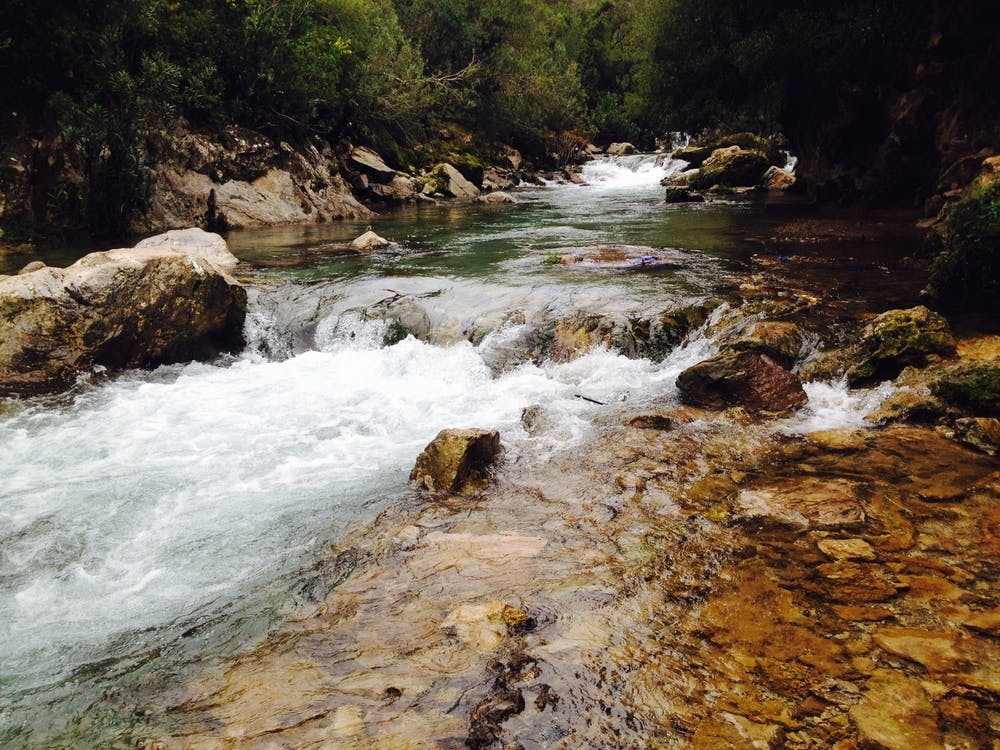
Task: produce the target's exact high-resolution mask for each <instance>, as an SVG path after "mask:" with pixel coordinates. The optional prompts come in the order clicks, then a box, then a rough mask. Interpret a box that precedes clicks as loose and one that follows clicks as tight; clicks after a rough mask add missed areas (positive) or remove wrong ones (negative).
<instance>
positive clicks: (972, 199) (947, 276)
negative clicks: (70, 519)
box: [928, 180, 1000, 310]
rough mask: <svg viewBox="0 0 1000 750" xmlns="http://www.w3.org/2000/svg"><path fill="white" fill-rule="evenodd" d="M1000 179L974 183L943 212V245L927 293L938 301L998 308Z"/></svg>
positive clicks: (999, 290) (999, 291)
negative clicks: (979, 183)
mask: <svg viewBox="0 0 1000 750" xmlns="http://www.w3.org/2000/svg"><path fill="white" fill-rule="evenodd" d="M998 274H1000V180H997V181H994V182H991V183H988V184H986V185H982V186H978V187H974V188H972V189H971V190H969V192H968V193H967V194H966V195H965V196H964V197H963V198H962V199H961V200H959V201H958V202H957V203H953V204H952V205H950V206H948V207H947V208H946V209H945V210H944V242H943V249H942V250H941V252H940V253H939V254H938V255H937V257H936V258H935V259H934V262H933V263H932V264H931V269H930V280H929V284H928V291H929V292H930V294H931V296H932V297H934V298H935V300H937V301H938V302H940V303H941V304H944V305H947V306H949V307H960V308H966V309H980V310H998V309H1000V279H998Z"/></svg>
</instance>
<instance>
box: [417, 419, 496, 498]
mask: <svg viewBox="0 0 1000 750" xmlns="http://www.w3.org/2000/svg"><path fill="white" fill-rule="evenodd" d="M500 454H501V446H500V433H499V432H497V431H496V430H480V429H465V430H457V429H449V430H441V432H439V433H438V435H437V437H435V438H434V439H433V440H432V441H431V442H430V443H428V445H427V447H426V448H424V450H423V451H422V452H421V454H420V455H419V456H418V457H417V461H416V463H415V464H414V467H413V470H412V471H411V472H410V482H411V483H412V484H413V485H414V486H415V487H418V488H420V489H426V490H429V491H431V492H435V493H455V492H460V491H462V490H465V489H476V488H478V487H481V486H482V485H484V484H485V483H486V482H487V480H488V479H489V472H490V468H491V467H492V465H493V464H494V462H495V461H496V460H497V459H498V458H499V456H500Z"/></svg>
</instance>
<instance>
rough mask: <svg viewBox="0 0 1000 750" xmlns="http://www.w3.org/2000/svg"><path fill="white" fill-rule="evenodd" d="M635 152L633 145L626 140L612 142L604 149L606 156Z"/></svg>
mask: <svg viewBox="0 0 1000 750" xmlns="http://www.w3.org/2000/svg"><path fill="white" fill-rule="evenodd" d="M635 152H636V148H635V146H633V145H632V144H631V143H629V142H628V141H623V142H621V143H612V144H611V145H610V146H608V150H607V151H606V153H607V155H608V156H630V155H631V154H634V153H635Z"/></svg>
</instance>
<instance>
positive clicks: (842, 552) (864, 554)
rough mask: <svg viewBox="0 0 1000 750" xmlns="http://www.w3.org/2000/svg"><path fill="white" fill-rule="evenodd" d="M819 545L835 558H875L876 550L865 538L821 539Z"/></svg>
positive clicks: (823, 550) (825, 552) (829, 555)
mask: <svg viewBox="0 0 1000 750" xmlns="http://www.w3.org/2000/svg"><path fill="white" fill-rule="evenodd" d="M817 546H818V547H819V548H820V550H821V551H822V552H823V554H824V555H827V556H828V557H832V558H833V559H834V560H874V559H875V550H874V549H872V546H871V545H870V544H868V542H866V541H865V540H864V539H821V540H820V541H819V542H817Z"/></svg>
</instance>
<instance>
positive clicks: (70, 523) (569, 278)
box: [0, 157, 870, 746]
mask: <svg viewBox="0 0 1000 750" xmlns="http://www.w3.org/2000/svg"><path fill="white" fill-rule="evenodd" d="M681 167H682V164H681V163H678V162H672V161H670V160H664V159H660V160H656V159H652V158H650V157H632V158H626V159H619V160H604V161H599V162H594V163H592V164H590V165H587V167H585V169H584V173H583V175H584V178H585V179H586V180H587V181H588V183H589V185H588V186H576V185H553V186H547V187H544V188H533V189H530V190H525V191H523V192H521V193H520V194H519V196H520V198H521V200H522V202H521V203H520V204H518V205H515V206H509V207H503V208H487V207H478V208H470V207H464V208H452V207H435V206H421V207H418V208H415V209H412V210H410V211H408V212H403V213H400V214H398V215H393V216H389V217H383V218H380V219H378V221H377V222H375V229H376V231H378V232H379V233H380V234H382V235H384V236H386V237H388V238H389V239H391V240H392V241H393V242H395V243H396V245H395V246H394V247H393V248H391V249H390V250H388V251H386V252H380V253H377V254H375V255H373V256H370V257H358V256H345V254H344V253H343V252H341V250H342V247H343V244H344V243H345V242H347V241H348V240H349V239H351V238H352V237H354V236H356V235H357V234H359V233H360V232H361V231H363V229H364V227H363V226H361V225H359V224H354V223H349V222H348V223H343V224H336V225H326V226H310V227H292V228H282V229H273V230H266V231H253V232H251V231H246V232H234V233H232V234H231V235H230V237H229V238H228V239H229V242H230V247H231V249H232V250H233V251H234V252H235V253H236V254H237V255H238V256H239V257H240V258H241V259H242V260H244V261H246V270H245V276H246V278H247V280H248V281H249V283H250V284H251V285H252V286H253V287H255V288H256V289H259V290H260V291H259V293H258V296H257V297H256V298H255V299H256V302H255V303H254V304H255V306H254V307H253V308H252V310H251V315H250V320H249V323H248V337H249V339H250V341H251V346H250V347H248V350H247V351H246V352H245V353H243V354H242V355H240V356H237V357H231V358H226V359H223V360H221V361H219V362H215V363H210V364H197V363H195V364H188V365H177V366H171V367H163V368H160V369H158V370H156V371H153V372H131V373H127V374H125V375H123V376H120V377H116V378H113V379H111V380H108V381H106V382H102V383H98V384H81V385H80V386H79V387H78V388H77V389H75V390H74V391H73V392H72V393H70V394H64V395H60V396H55V397H46V398H35V399H25V400H21V401H15V402H10V403H8V404H7V405H6V406H4V407H2V408H3V411H0V465H2V466H3V467H4V470H5V476H4V481H3V493H2V494H3V502H2V503H0V689H2V698H0V701H2V702H0V743H3V744H4V745H5V746H7V745H12V746H18V745H30V746H41V745H44V744H46V740H47V738H49V737H51V736H53V735H56V734H59V733H60V732H62V731H64V730H66V729H67V727H70V726H71V725H72V722H73V721H75V720H76V718H77V717H79V716H81V715H88V716H89V720H90V721H91V722H93V721H95V719H94V718H93V716H94V714H95V713H98V714H99V713H100V706H101V705H102V701H104V699H105V698H107V697H108V696H117V698H116V700H117V701H118V703H119V704H125V705H129V704H128V701H127V700H125V699H123V698H122V697H121V696H122V694H124V693H128V692H130V691H132V690H134V689H140V688H137V687H136V686H141V685H146V688H142V689H150V690H165V689H167V688H166V687H165V686H164V685H165V684H166V683H169V680H170V675H173V674H177V673H178V670H182V669H183V665H184V664H185V663H190V662H193V661H197V660H200V659H206V658H219V657H221V656H223V655H224V654H226V653H227V652H228V651H230V650H231V649H233V648H238V647H240V646H242V645H245V644H246V643H247V642H252V641H253V640H254V639H256V638H259V637H260V635H261V634H262V633H263V632H265V631H266V629H267V628H268V627H269V626H270V625H271V624H273V623H274V622H275V621H276V620H277V619H278V618H280V617H281V615H282V614H283V613H285V612H287V611H288V610H289V608H290V607H292V606H293V605H294V604H295V602H296V601H297V600H298V599H299V598H300V597H301V596H302V595H303V593H302V580H303V577H304V576H305V571H307V570H308V569H309V567H310V566H311V565H312V563H313V562H314V561H315V560H316V559H317V558H318V556H319V555H321V554H322V553H323V552H324V551H326V550H328V549H329V547H330V545H331V544H333V543H335V542H336V540H337V539H338V538H339V537H340V536H341V535H342V534H343V533H344V530H345V529H346V528H347V527H348V526H349V525H350V524H352V523H357V522H360V521H363V520H364V519H368V518H371V517H372V516H373V515H374V514H375V513H376V512H377V511H378V510H379V509H380V508H383V507H385V506H386V505H387V504H391V503H406V502H409V500H410V498H411V493H410V490H409V488H408V484H407V478H408V471H409V468H410V466H412V463H413V459H414V457H415V456H416V455H417V453H419V451H420V450H421V448H422V447H423V446H424V445H425V444H426V443H427V442H428V441H429V440H430V439H431V438H432V437H433V436H434V435H435V434H436V433H437V432H438V430H440V429H442V428H444V427H466V426H469V427H471V426H475V427H484V428H494V429H499V430H500V431H501V432H502V434H503V438H504V443H505V445H506V447H507V450H508V452H509V454H510V455H511V456H512V457H513V459H514V460H525V461H534V460H543V459H544V457H545V456H547V455H550V454H551V453H552V452H553V451H563V450H567V449H570V448H571V447H572V445H573V444H574V443H575V442H576V441H578V440H580V439H581V438H583V437H584V436H585V435H586V434H587V432H588V429H589V427H588V425H589V424H590V423H591V420H592V419H593V418H594V416H595V415H596V414H598V413H600V410H601V409H602V408H603V407H602V406H601V405H602V404H612V405H618V404H623V403H643V402H646V401H652V400H654V399H663V398H668V399H669V398H673V397H674V385H673V383H674V379H675V378H676V375H677V373H678V372H680V370H681V369H683V367H685V366H687V365H689V364H691V363H692V362H694V361H697V360H698V359H700V358H703V357H704V356H705V355H706V354H708V353H710V352H711V351H712V350H713V347H714V344H713V343H712V341H711V340H709V339H706V338H698V337H695V338H694V339H693V340H692V341H691V342H689V344H688V345H687V346H686V347H685V348H682V349H680V350H678V351H676V352H675V353H674V354H673V355H671V356H670V357H668V358H667V359H666V360H665V361H664V362H662V363H652V362H650V361H648V360H630V359H626V358H625V357H623V356H620V355H618V354H617V353H616V352H614V351H604V350H598V351H593V352H591V353H589V354H588V355H586V356H583V357H580V358H578V359H575V360H573V361H571V362H569V363H561V364H559V363H553V362H542V363H533V362H530V361H518V362H514V363H513V364H512V365H511V366H508V367H505V368H499V369H498V368H496V367H495V366H494V367H491V366H490V365H491V354H493V355H495V353H496V351H497V350H502V349H503V347H504V346H505V345H506V344H507V343H508V342H509V341H510V340H512V339H513V338H516V335H517V333H518V331H519V326H524V325H525V324H526V321H527V322H530V321H532V320H537V319H540V318H545V317H548V318H558V317H560V316H566V315H570V314H572V313H573V312H576V311H581V310H582V311H586V312H590V313H601V314H628V313H630V312H634V311H636V310H641V309H643V308H644V307H649V306H655V307H656V308H657V309H670V308H671V307H681V306H682V305H685V304H689V303H691V302H697V301H703V300H706V299H708V298H711V297H717V296H718V295H720V294H723V293H725V290H726V289H728V288H729V286H730V285H731V283H732V281H733V278H734V276H735V274H737V273H738V272H739V270H740V268H741V263H742V262H743V260H744V259H745V258H746V257H748V255H749V252H750V251H751V248H750V247H749V246H748V245H747V244H746V243H745V242H744V241H743V239H742V237H743V230H742V229H741V225H742V223H743V222H744V221H745V220H746V218H747V217H748V216H750V215H751V214H753V213H754V211H755V210H756V208H755V206H754V204H752V203H748V202H716V203H710V204H704V205H695V206H690V205H689V206H665V205H664V204H663V203H662V191H661V189H660V188H659V186H658V183H659V180H660V179H661V178H662V177H663V176H664V175H665V174H667V173H668V172H670V171H673V170H677V169H679V168H681ZM607 246H613V247H614V248H617V249H618V250H621V251H623V252H624V254H625V255H626V256H628V257H629V258H632V257H641V256H644V255H646V254H661V255H662V254H667V255H669V258H670V259H671V263H670V264H667V265H666V266H664V267H663V268H653V269H646V270H644V269H642V268H639V269H635V268H633V267H631V266H630V265H628V263H626V264H625V265H622V264H617V265H615V264H610V265H607V266H601V265H600V264H596V265H595V264H588V263H578V264H575V265H565V264H561V263H559V264H556V263H551V262H547V260H549V259H550V258H552V257H553V255H565V254H570V255H572V254H574V253H578V254H581V255H586V254H588V253H593V252H595V251H599V249H600V248H603V247H607ZM398 294H412V295H417V297H418V299H419V300H420V301H421V304H422V306H423V308H424V310H425V311H426V314H427V316H428V320H429V322H430V326H431V330H430V335H429V342H423V341H418V340H416V339H414V338H407V339H405V340H403V341H401V342H399V343H397V344H395V345H393V346H383V345H382V334H383V333H384V327H385V324H384V323H382V322H380V321H373V320H365V319H364V316H363V315H361V314H359V312H358V311H359V310H364V309H366V308H367V307H369V306H371V305H374V304H376V303H378V302H379V301H380V300H384V299H386V298H390V297H393V296H394V295H398ZM304 321H305V322H304ZM307 323H308V325H306V324H307ZM473 329H475V330H476V331H479V334H478V335H475V336H473V335H470V331H472V330H473ZM303 331H306V333H307V334H308V335H300V334H302V333H303ZM472 341H474V342H475V343H472ZM810 396H811V403H810V405H809V407H807V408H806V409H804V410H803V411H802V413H801V414H800V415H799V416H797V417H796V418H794V419H792V420H789V421H788V422H787V423H786V424H785V425H784V427H783V429H787V430H792V431H795V430H802V429H810V428H811V427H813V426H815V425H817V424H819V425H824V426H830V425H836V424H839V423H843V424H853V423H855V422H857V421H858V420H859V419H860V417H861V415H863V413H864V411H865V410H866V409H867V408H868V407H869V406H870V405H869V404H867V403H865V402H863V400H862V398H861V397H858V396H848V395H847V394H846V393H845V392H844V390H843V389H841V388H837V387H835V386H833V385H823V384H817V385H814V386H811V390H810ZM539 403H542V404H545V405H546V407H547V410H548V414H549V415H550V424H549V427H548V428H547V429H546V430H544V431H542V432H541V433H537V432H536V433H533V434H529V433H528V432H527V431H526V430H525V428H524V427H523V426H522V424H521V414H522V411H523V410H524V409H525V408H526V407H528V406H530V405H532V404H539ZM118 710H122V709H118ZM114 721H115V717H114V716H112V718H111V719H109V722H110V723H112V724H113V723H114Z"/></svg>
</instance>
